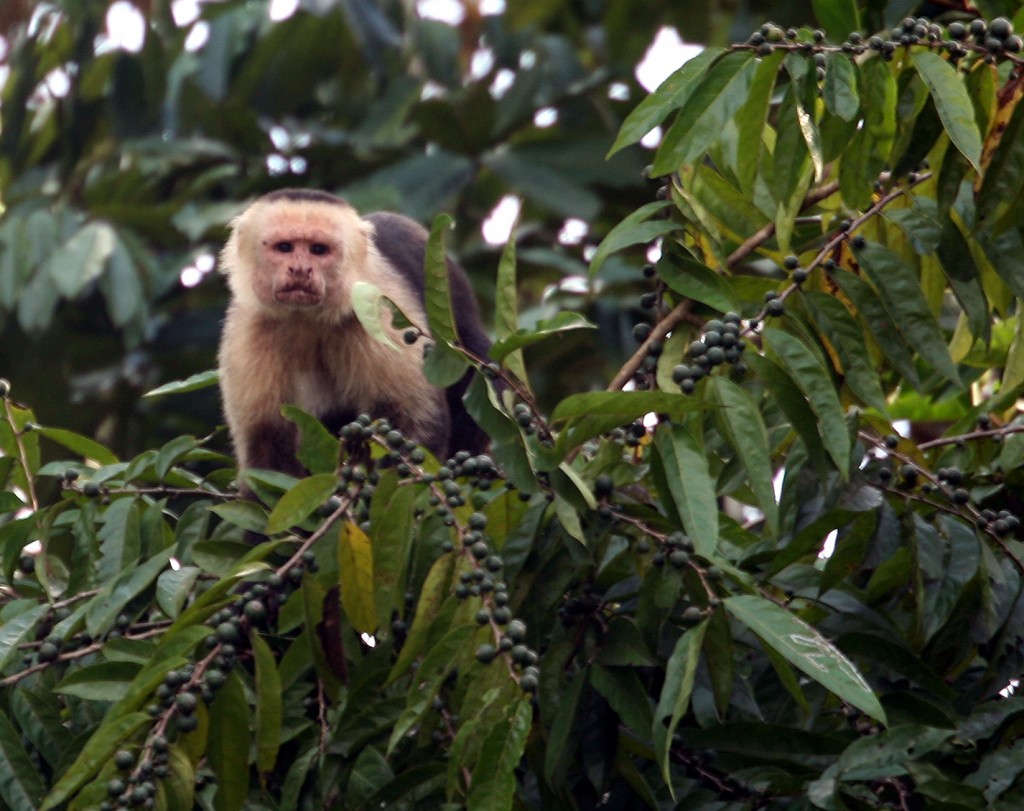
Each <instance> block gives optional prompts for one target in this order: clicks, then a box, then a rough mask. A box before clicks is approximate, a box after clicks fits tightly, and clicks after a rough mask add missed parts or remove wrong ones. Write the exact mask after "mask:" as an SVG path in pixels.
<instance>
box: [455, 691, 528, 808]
mask: <svg viewBox="0 0 1024 811" xmlns="http://www.w3.org/2000/svg"><path fill="white" fill-rule="evenodd" d="M532 723H533V706H532V702H531V700H530V698H529V697H528V696H523V697H522V698H520V699H519V700H518V701H516V703H515V704H513V705H512V707H510V708H509V710H508V713H507V717H506V719H503V720H502V721H501V722H500V723H498V724H495V725H494V726H493V727H492V728H491V729H490V731H489V732H488V734H487V737H486V738H485V739H484V742H483V745H482V746H481V747H480V756H479V757H478V758H477V762H476V766H475V767H474V769H473V779H472V782H471V783H470V790H469V796H468V797H467V798H466V807H467V808H473V809H477V811H510V809H511V808H512V807H513V803H514V802H515V799H516V768H517V767H518V766H519V760H520V758H522V755H523V750H524V749H525V748H526V739H527V737H528V736H529V734H530V727H531V726H532Z"/></svg>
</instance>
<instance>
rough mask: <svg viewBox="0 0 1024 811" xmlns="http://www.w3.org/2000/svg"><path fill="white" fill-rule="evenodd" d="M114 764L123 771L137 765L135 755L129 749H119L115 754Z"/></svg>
mask: <svg viewBox="0 0 1024 811" xmlns="http://www.w3.org/2000/svg"><path fill="white" fill-rule="evenodd" d="M114 765H115V766H116V767H117V768H118V769H120V770H121V771H122V772H126V771H128V770H129V769H130V768H131V767H132V766H134V765H135V755H133V754H132V753H131V752H129V751H128V750H127V749H119V750H118V751H117V753H116V754H115V755H114Z"/></svg>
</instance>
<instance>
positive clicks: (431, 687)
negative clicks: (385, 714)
mask: <svg viewBox="0 0 1024 811" xmlns="http://www.w3.org/2000/svg"><path fill="white" fill-rule="evenodd" d="M475 631H476V625H457V626H455V627H454V628H451V629H449V631H448V633H446V634H445V635H444V636H443V637H442V638H441V639H440V640H439V641H438V643H437V644H436V645H434V646H433V647H432V648H431V649H430V651H429V652H428V653H427V655H426V656H424V657H423V661H422V662H420V666H419V669H418V670H417V671H416V682H417V688H416V690H413V691H410V692H409V694H408V701H407V703H406V707H405V709H404V710H402V714H401V715H400V716H399V718H398V720H397V721H396V722H395V725H394V728H393V729H392V730H391V738H390V740H389V741H388V749H387V752H388V755H390V754H391V753H392V752H394V751H395V747H396V746H398V744H399V742H401V740H402V739H403V738H404V737H405V736H406V734H408V732H409V730H411V729H412V728H413V727H414V726H416V724H418V723H420V720H421V719H422V718H423V715H424V714H425V713H426V712H427V711H428V709H429V708H430V700H431V699H432V698H433V697H434V694H435V693H436V692H437V690H438V688H439V687H440V686H441V682H443V681H444V680H445V678H446V677H447V676H448V674H449V673H450V672H451V670H452V669H453V668H454V667H455V666H456V664H457V663H458V659H459V653H460V651H462V649H463V647H464V646H465V644H466V642H467V641H468V640H470V638H471V637H472V635H473V633H474V632H475Z"/></svg>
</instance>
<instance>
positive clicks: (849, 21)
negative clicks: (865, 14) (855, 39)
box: [811, 0, 860, 44]
mask: <svg viewBox="0 0 1024 811" xmlns="http://www.w3.org/2000/svg"><path fill="white" fill-rule="evenodd" d="M811 5H812V6H813V8H814V16H815V18H816V19H817V20H818V24H819V25H820V26H821V27H822V28H824V29H825V33H827V34H828V37H829V39H830V40H831V41H832V42H834V43H836V44H838V43H840V42H844V41H845V40H846V38H847V36H849V35H850V34H851V33H853V32H854V31H860V9H859V8H858V7H857V2H856V0H811Z"/></svg>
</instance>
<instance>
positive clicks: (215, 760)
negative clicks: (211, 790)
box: [206, 673, 251, 811]
mask: <svg viewBox="0 0 1024 811" xmlns="http://www.w3.org/2000/svg"><path fill="white" fill-rule="evenodd" d="M250 724H251V719H250V718H249V704H248V702H247V701H246V700H245V689H244V688H243V687H242V682H241V680H240V679H239V678H238V673H231V674H230V675H229V676H228V680H227V681H226V682H225V683H224V686H223V687H221V688H220V690H219V691H218V692H217V699H216V700H215V701H214V702H213V706H212V707H210V729H209V738H208V741H207V746H206V759H207V762H208V763H209V764H210V769H211V770H212V771H213V773H214V775H215V776H216V778H217V793H216V794H215V795H214V807H215V808H216V809H217V811H241V809H243V808H245V805H246V798H247V797H248V794H249V730H250Z"/></svg>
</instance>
